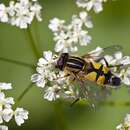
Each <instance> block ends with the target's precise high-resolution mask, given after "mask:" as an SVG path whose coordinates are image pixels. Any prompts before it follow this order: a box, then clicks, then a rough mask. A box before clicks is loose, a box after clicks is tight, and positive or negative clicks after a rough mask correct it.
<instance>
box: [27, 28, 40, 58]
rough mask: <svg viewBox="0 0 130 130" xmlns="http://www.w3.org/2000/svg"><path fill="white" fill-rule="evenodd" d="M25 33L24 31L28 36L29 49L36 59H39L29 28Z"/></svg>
mask: <svg viewBox="0 0 130 130" xmlns="http://www.w3.org/2000/svg"><path fill="white" fill-rule="evenodd" d="M25 31H26V33H27V35H28V38H29V43H30V46H31V49H32V50H33V52H34V54H35V56H36V58H39V57H40V52H39V50H38V48H37V46H36V44H37V43H35V40H34V38H33V36H32V32H31V30H30V28H27V29H26V30H25Z"/></svg>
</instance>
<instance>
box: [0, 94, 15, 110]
mask: <svg viewBox="0 0 130 130" xmlns="http://www.w3.org/2000/svg"><path fill="white" fill-rule="evenodd" d="M13 104H14V99H13V98H12V97H7V98H5V94H4V93H3V92H0V110H2V108H3V107H5V108H11V106H12V105H13Z"/></svg>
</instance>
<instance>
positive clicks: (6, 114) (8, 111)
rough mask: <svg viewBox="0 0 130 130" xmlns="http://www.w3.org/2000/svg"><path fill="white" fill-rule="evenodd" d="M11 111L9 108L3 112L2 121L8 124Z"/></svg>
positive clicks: (11, 114) (11, 115)
mask: <svg viewBox="0 0 130 130" xmlns="http://www.w3.org/2000/svg"><path fill="white" fill-rule="evenodd" d="M13 112H14V111H13V110H12V109H11V108H6V109H4V110H3V116H2V117H3V119H4V121H6V122H9V121H10V120H11V119H12V117H13Z"/></svg>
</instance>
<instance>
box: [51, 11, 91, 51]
mask: <svg viewBox="0 0 130 130" xmlns="http://www.w3.org/2000/svg"><path fill="white" fill-rule="evenodd" d="M84 27H86V28H92V27H93V24H92V21H91V18H90V16H89V15H88V14H87V13H86V12H80V13H79V16H77V15H73V16H72V20H71V23H70V24H68V25H65V21H64V20H60V19H58V18H54V19H52V20H50V24H49V28H50V29H51V30H52V32H53V33H54V41H55V42H56V45H55V51H56V52H66V53H68V52H76V51H78V47H77V46H78V44H79V45H81V46H86V45H88V43H90V42H91V39H92V38H91V36H89V35H88V31H87V30H85V29H84Z"/></svg>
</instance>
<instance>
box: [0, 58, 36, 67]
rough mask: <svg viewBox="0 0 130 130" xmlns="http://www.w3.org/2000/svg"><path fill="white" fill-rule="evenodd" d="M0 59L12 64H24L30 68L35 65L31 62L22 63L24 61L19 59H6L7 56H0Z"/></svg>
mask: <svg viewBox="0 0 130 130" xmlns="http://www.w3.org/2000/svg"><path fill="white" fill-rule="evenodd" d="M0 60H1V61H4V62H9V63H13V64H17V65H21V66H25V67H29V68H32V69H34V67H35V66H33V65H31V64H28V63H24V62H21V61H16V60H12V59H8V58H3V57H0Z"/></svg>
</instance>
